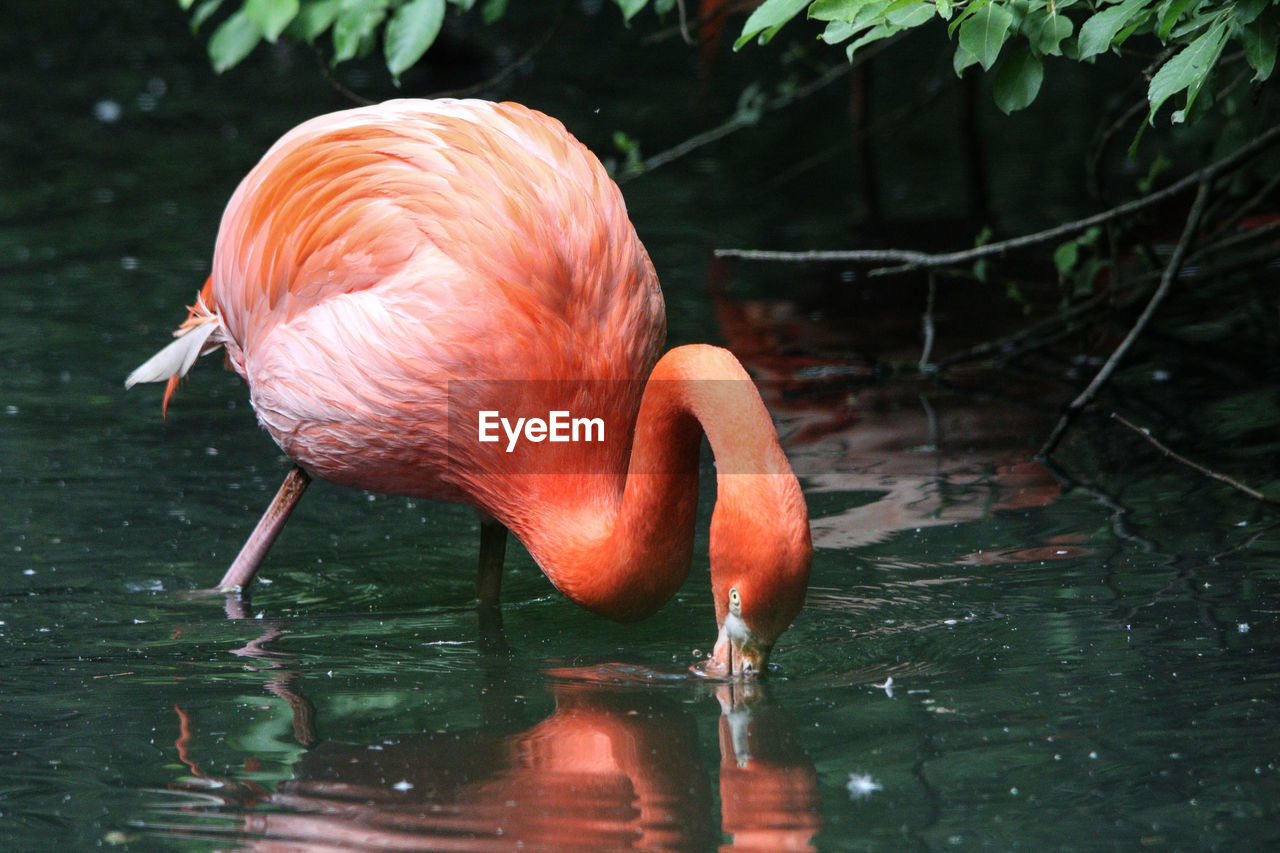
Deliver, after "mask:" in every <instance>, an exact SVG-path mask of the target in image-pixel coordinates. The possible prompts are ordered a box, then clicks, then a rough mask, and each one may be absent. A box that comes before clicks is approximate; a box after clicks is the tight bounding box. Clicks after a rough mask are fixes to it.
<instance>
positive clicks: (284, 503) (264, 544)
mask: <svg viewBox="0 0 1280 853" xmlns="http://www.w3.org/2000/svg"><path fill="white" fill-rule="evenodd" d="M310 482H311V476H310V475H309V474H307V472H306V471H303V470H302V469H301V468H300V467H298V466H297V465H294V466H293V467H292V468H290V469H289V473H288V474H286V475H285V478H284V482H283V483H282V484H281V485H280V491H278V492H276V496H275V497H274V498H272V499H271V505H270V506H268V507H267V511H266V512H264V513H263V514H262V518H260V519H258V525H257V527H255V528H253V532H252V533H250V534H249V538H248V539H247V540H246V541H245V543H244V547H243V548H241V549H240V553H239V554H237V555H236V558H235V561H234V562H232V564H231V568H229V569H227V573H226V574H225V575H223V576H222V580H221V581H219V582H218V589H219V591H221V592H235V591H237V590H243V589H245V588H246V587H247V586H248V585H249V582H250V581H252V580H253V576H254V575H255V574H256V573H257V571H258V567H259V566H260V565H262V560H263V558H264V557H266V556H267V551H269V550H270V549H271V544H272V543H273V542H275V541H276V537H277V536H279V535H280V531H281V530H282V529H283V528H284V523H285V522H286V521H288V520H289V515H290V513H292V512H293V508H294V507H295V506H297V505H298V499H299V498H301V497H302V493H303V492H305V491H306V490H307V485H308V484H309V483H310Z"/></svg>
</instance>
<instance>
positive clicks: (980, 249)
mask: <svg viewBox="0 0 1280 853" xmlns="http://www.w3.org/2000/svg"><path fill="white" fill-rule="evenodd" d="M1277 141H1280V125H1277V126H1276V127H1273V128H1271V129H1270V130H1267V131H1265V132H1263V133H1261V134H1259V135H1258V136H1255V137H1254V138H1253V139H1252V140H1250V141H1249V142H1247V143H1245V144H1244V145H1242V146H1241V147H1240V148H1237V149H1236V150H1235V151H1233V152H1232V153H1231V154H1228V155H1227V156H1225V157H1223V158H1222V159H1220V160H1217V161H1215V162H1213V163H1211V164H1209V165H1208V166H1205V167H1204V168H1202V169H1199V170H1197V171H1195V172H1192V173H1191V174H1189V175H1187V176H1186V177H1184V178H1182V179H1181V180H1178V181H1175V182H1174V183H1172V184H1170V185H1169V186H1167V187H1165V188H1164V189H1162V190H1158V191H1156V192H1153V193H1151V194H1149V195H1145V196H1143V197H1142V198H1138V199H1134V200H1133V201H1129V202H1125V203H1124V204H1120V205H1116V206H1115V207H1112V208H1110V209H1108V210H1104V211H1102V212H1101V213H1095V214H1093V215H1092V216H1086V217H1085V218H1083V219H1077V220H1075V221H1074V222H1067V223H1064V224H1062V225H1057V226H1054V227H1053V228H1047V229H1045V230H1044V231H1037V232H1035V233H1034V234H1024V235H1023V236H1021V237H1013V238H1011V239H1008V240H1001V241H1000V242H997V243H987V244H985V245H982V246H977V247H974V248H972V249H965V250H963V251H959V252H939V253H930V252H917V251H913V250H910V249H851V250H812V251H804V252H775V251H769V250H762V249H716V251H715V255H716V257H718V258H739V259H741V260H748V261H785V262H788V263H797V262H800V263H810V262H839V263H860V264H897V265H898V266H892V267H883V268H879V269H873V270H870V271H869V272H868V273H867V275H869V276H876V275H894V274H897V273H903V272H908V271H910V270H913V269H937V268H939V267H946V266H955V265H959V264H966V263H970V262H972V261H976V260H978V259H980V258H986V257H991V256H993V255H1003V254H1005V253H1007V252H1011V251H1014V250H1016V249H1023V248H1026V247H1028V246H1035V245H1039V244H1041V243H1048V242H1051V241H1054V240H1060V239H1063V238H1065V237H1069V236H1071V235H1073V234H1078V233H1080V232H1081V231H1085V230H1087V229H1089V228H1092V227H1093V226H1095V225H1103V224H1105V223H1107V222H1111V221H1112V220H1115V219H1121V218H1123V217H1126V216H1129V215H1131V214H1134V213H1137V212H1138V211H1140V210H1143V209H1144V208H1147V207H1150V206H1152V205H1154V204H1159V203H1160V202H1162V201H1166V200H1167V199H1170V198H1173V197H1174V196H1176V195H1179V194H1180V193H1182V192H1184V191H1186V190H1187V189H1190V188H1191V187H1193V186H1195V185H1197V184H1202V183H1204V182H1205V181H1206V180H1209V179H1212V178H1214V177H1216V176H1217V175H1218V174H1220V173H1222V172H1224V171H1226V170H1227V169H1230V168H1232V167H1233V166H1235V165H1237V164H1238V163H1240V162H1241V161H1242V160H1245V159H1247V158H1249V157H1251V156H1253V155H1254V154H1256V153H1258V152H1259V151H1262V150H1264V149H1266V148H1267V147H1269V146H1271V145H1273V144H1275V143H1276V142H1277Z"/></svg>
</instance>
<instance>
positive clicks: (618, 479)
mask: <svg viewBox="0 0 1280 853" xmlns="http://www.w3.org/2000/svg"><path fill="white" fill-rule="evenodd" d="M665 327H666V320H665V313H664V307H663V300H662V293H661V291H660V289H659V287H658V281H657V277H656V275H655V273H654V269H653V265H652V263H651V262H650V260H649V256H648V254H647V253H646V251H645V249H644V247H643V246H642V245H641V243H640V240H639V238H638V237H637V236H636V233H635V229H634V228H633V227H632V225H631V223H630V221H629V220H628V218H627V214H626V208H625V206H624V204H623V201H622V196H621V193H620V192H619V191H618V188H617V187H616V186H615V185H614V183H613V181H611V180H610V179H609V177H608V175H607V174H606V173H605V171H604V169H603V167H602V166H601V165H600V163H599V161H598V160H597V159H596V158H595V157H594V156H593V155H592V154H591V153H590V152H589V151H588V150H587V149H586V148H585V147H584V146H583V145H582V144H581V143H579V142H578V141H577V140H576V139H575V138H574V137H573V136H572V135H570V134H569V132H568V131H566V130H565V128H564V127H563V125H561V124H560V123H559V122H557V121H555V120H554V119H551V118H549V117H547V116H545V115H543V114H541V113H538V112H535V111H533V110H530V109H527V108H525V107H522V106H519V105H516V104H510V103H506V104H494V103H489V102H484V101H472V100H459V101H452V100H437V101H424V100H400V101H390V102H387V103H384V104H381V105H377V106H371V107H365V108H360V109H353V110H347V111H344V112H338V113H333V114H330V115H325V116H320V117H318V118H315V119H312V120H310V121H307V122H304V123H303V124H301V125H299V126H298V127H296V128H294V129H293V130H291V131H290V132H288V133H287V134H285V136H284V137H283V138H281V139H280V140H279V141H278V142H277V143H276V144H275V145H274V146H273V147H272V148H271V149H270V150H269V151H268V152H267V153H266V155H265V156H264V157H263V158H262V161H261V162H260V163H258V165H257V166H255V167H254V168H253V170H252V171H250V172H249V174H248V175H247V176H246V177H245V179H244V180H243V181H242V182H241V184H240V186H239V188H238V189H237V190H236V192H235V194H234V195H233V196H232V198H231V201H230V203H229V204H228V205H227V209H226V211H225V213H224V214H223V217H222V225H221V228H220V229H219V232H218V240H217V247H216V250H215V252H214V260H213V269H212V275H211V276H210V278H209V281H208V282H207V283H206V284H205V286H204V289H203V290H202V291H201V292H200V294H199V295H198V297H197V299H196V302H195V304H194V305H193V306H191V308H190V312H189V316H188V318H187V320H186V321H185V322H184V323H183V324H182V326H181V327H180V328H179V329H178V331H177V332H175V337H176V340H174V341H173V342H172V343H171V344H169V346H167V347H165V348H164V349H163V350H161V351H160V352H159V353H157V354H156V355H155V356H154V357H153V358H152V359H150V360H149V361H147V362H146V363H145V364H143V365H142V366H141V367H139V368H138V369H137V370H135V371H134V372H133V373H132V374H131V375H130V377H129V379H128V380H127V382H126V385H130V386H131V385H133V384H134V383H137V382H152V381H162V380H168V383H169V386H168V389H167V391H166V394H165V405H166V406H167V404H168V401H169V397H170V395H172V393H173V391H174V388H175V387H176V385H177V382H178V379H179V378H180V377H181V376H183V375H185V374H186V372H187V371H188V370H189V369H190V367H191V365H192V364H193V363H194V362H195V360H196V359H197V357H198V356H199V355H201V354H203V353H206V352H210V351H212V350H214V349H216V348H218V347H219V346H225V348H226V351H227V359H228V361H229V362H230V364H231V366H232V367H233V368H234V369H235V370H236V372H237V373H239V374H240V375H241V376H242V377H243V378H244V379H245V381H246V382H247V383H248V385H249V393H250V399H251V401H252V404H253V408H254V411H255V412H256V413H257V417H258V421H259V422H260V423H261V425H262V426H263V427H265V428H266V430H267V431H268V432H269V433H270V434H271V436H272V438H274V439H275V441H276V443H277V444H279V445H280V447H281V448H282V449H283V450H284V452H285V453H286V454H288V456H289V457H290V458H291V459H293V460H294V462H295V463H296V466H295V467H294V469H293V470H292V471H291V472H290V474H289V476H288V477H287V478H286V480H285V483H284V485H283V486H282V487H281V489H280V492H279V493H278V494H277V495H276V498H275V499H274V500H273V502H272V504H271V506H270V507H269V508H268V509H267V511H266V513H265V514H264V516H263V518H262V520H261V521H260V522H259V523H258V526H257V528H256V529H255V530H254V532H253V534H252V535H251V536H250V538H249V541H248V542H247V543H246V544H245V546H244V549H243V550H242V551H241V552H240V555H239V556H238V557H237V558H236V560H235V562H234V563H233V564H232V566H231V568H230V569H229V570H228V572H227V574H226V576H225V577H224V578H223V580H222V582H221V585H220V586H221V587H222V588H223V589H224V590H235V589H243V588H244V587H245V586H246V585H247V584H248V583H249V582H250V580H252V578H253V575H254V572H255V571H256V570H257V568H258V566H259V564H260V563H261V561H262V558H263V557H264V555H265V553H266V550H267V548H269V547H270V544H271V542H272V541H273V540H274V538H275V536H276V535H277V534H278V533H279V531H280V529H281V528H282V527H283V525H284V523H285V521H286V520H287V518H288V515H289V513H290V511H291V510H292V508H293V506H294V505H295V504H296V502H297V500H298V498H299V497H300V496H301V494H302V491H303V490H304V489H305V487H306V484H307V483H308V482H309V479H310V477H311V476H317V477H322V478H324V479H326V480H329V481H331V482H334V483H339V484H342V485H346V486H352V487H355V488H359V489H369V490H373V491H379V492H387V493H392V494H400V495H410V496H419V497H425V498H430V499H435V500H443V501H454V502H461V503H465V504H469V505H471V506H473V507H475V508H476V509H477V510H479V511H480V512H481V517H482V519H483V520H484V522H483V523H482V525H481V530H482V535H481V549H480V553H481V558H480V572H479V584H478V596H479V598H480V599H481V601H482V602H487V603H495V602H496V601H497V597H498V591H499V586H500V579H501V568H502V559H503V549H504V546H505V536H506V530H508V529H509V530H511V531H513V532H514V533H515V534H516V536H517V537H519V539H520V541H521V542H522V543H523V544H524V545H525V547H526V548H527V549H528V551H529V553H530V554H531V555H532V556H533V558H534V560H536V561H537V563H538V565H539V566H540V567H541V568H542V570H543V571H544V572H545V573H546V575H547V577H548V578H549V579H550V580H551V582H552V583H553V584H554V585H555V586H556V587H557V588H558V589H559V590H560V591H561V592H563V593H564V594H565V595H566V596H568V597H569V598H570V599H571V600H573V601H574V602H576V603H578V604H580V605H582V606H583V607H586V608H587V609H589V610H592V611H594V612H596V613H599V614H602V615H604V616H607V617H610V618H613V619H618V620H632V619H639V618H642V617H644V616H646V615H648V614H650V613H652V612H653V611H655V610H656V609H658V607H660V606H661V605H662V604H663V603H664V602H665V601H666V600H667V599H669V598H670V597H671V596H672V595H673V594H674V593H675V591H676V589H678V588H679V586H680V585H681V584H682V583H683V582H684V580H685V578H686V576H687V574H688V570H689V564H690V559H691V556H692V542H693V533H694V518H695V511H696V508H697V480H698V455H699V448H700V445H701V440H702V435H703V434H704V433H705V435H706V436H707V438H708V440H709V442H710V445H711V450H712V452H713V454H714V456H715V462H716V469H717V483H716V504H715V509H714V512H713V515H712V519H711V542H710V563H711V582H712V592H713V596H714V599H715V612H716V620H717V626H718V636H717V640H716V643H715V646H714V651H713V653H712V656H711V659H710V660H709V661H708V664H707V668H708V670H710V671H712V672H715V673H719V674H730V675H733V674H739V673H743V674H750V673H755V672H759V671H760V670H761V669H762V668H763V667H764V665H765V663H766V662H767V659H768V654H769V651H770V649H771V648H772V647H773V644H774V641H775V640H776V639H777V638H778V636H779V635H780V634H781V633H782V632H783V631H784V630H785V629H786V628H787V626H788V625H790V623H791V622H792V620H793V619H794V618H795V616H796V613H797V612H798V611H799V609H800V607H801V605H802V603H803V600H804V596H805V589H806V586H807V583H808V576H809V564H810V559H811V555H812V547H811V544H810V535H809V523H808V512H807V509H806V507H805V502H804V496H803V494H802V493H801V490H800V486H799V483H798V482H797V480H796V478H795V475H794V474H793V473H792V470H791V466H790V464H789V463H788V461H787V459H786V456H785V455H784V454H783V452H782V449H781V448H780V446H779V443H778V438H777V433H776V432H775V430H774V427H773V424H772V421H771V420H770V417H769V414H768V412H767V410H766V409H765V406H764V404H763V403H762V402H761V399H760V396H759V394H758V392H757V391H756V388H755V385H754V384H753V383H752V382H751V381H750V379H749V377H748V376H747V373H746V371H745V370H744V369H743V368H742V366H741V365H740V364H739V363H738V361H737V360H736V359H735V358H734V357H733V356H732V355H731V354H730V353H729V352H728V351H726V350H724V349H720V348H718V347H713V346H706V345H692V346H682V347H677V348H675V349H672V350H671V351H669V352H667V353H666V354H665V355H663V356H662V357H661V358H659V354H660V352H661V349H662V345H663V340H664V337H665V331H666V328H665ZM556 412H559V413H561V415H562V416H564V415H567V414H568V413H571V414H572V416H573V417H574V418H575V420H576V419H577V418H579V417H581V418H582V419H583V423H584V424H591V423H593V422H594V421H595V420H596V419H598V420H599V421H600V422H601V424H602V425H603V430H602V432H603V436H602V438H603V440H600V441H585V440H580V441H577V442H568V443H565V442H560V443H558V444H556V443H552V442H551V441H543V440H542V439H547V438H549V436H548V435H547V432H548V430H550V431H551V432H554V427H555V424H554V422H553V421H554V413H556ZM486 413H489V414H486ZM532 413H541V414H542V415H543V416H544V417H545V418H546V419H545V420H543V421H542V431H541V438H540V437H539V433H538V431H537V430H536V429H534V426H533V424H531V423H529V421H530V420H531V419H532V418H533V414H532ZM508 414H510V419H509V423H508V424H507V426H506V427H504V428H503V429H509V426H510V423H518V421H517V417H516V416H517V415H519V416H524V417H525V418H526V421H525V423H526V424H528V426H527V427H526V429H525V430H524V431H523V433H521V432H519V431H518V430H517V431H516V432H515V433H514V437H515V439H516V440H515V441H512V440H509V438H508V434H506V433H503V432H502V431H501V430H498V428H497V423H498V422H499V421H498V419H499V418H502V417H507V416H508ZM548 415H550V417H547V416H548ZM485 418H488V419H489V427H490V435H489V440H487V441H482V440H481V438H480V436H481V435H482V434H483V433H484V430H483V427H484V424H485V422H484V419H485ZM561 426H565V424H564V423H562V424H561ZM566 431H567V427H566ZM586 432H588V433H589V432H590V430H587V431H586ZM493 433H497V436H498V440H493ZM550 437H551V438H554V436H550ZM594 437H595V436H592V438H594ZM521 438H523V439H525V440H523V441H519V439H521ZM516 445H518V446H516Z"/></svg>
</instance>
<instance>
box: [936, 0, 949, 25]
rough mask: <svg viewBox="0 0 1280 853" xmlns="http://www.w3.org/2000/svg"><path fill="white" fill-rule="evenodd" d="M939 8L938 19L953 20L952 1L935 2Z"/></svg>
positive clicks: (940, 0) (937, 0)
mask: <svg viewBox="0 0 1280 853" xmlns="http://www.w3.org/2000/svg"><path fill="white" fill-rule="evenodd" d="M934 5H935V6H937V7H938V17H939V18H941V19H942V20H944V21H949V20H951V0H934Z"/></svg>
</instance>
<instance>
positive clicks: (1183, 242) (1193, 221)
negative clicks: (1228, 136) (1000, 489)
mask: <svg viewBox="0 0 1280 853" xmlns="http://www.w3.org/2000/svg"><path fill="white" fill-rule="evenodd" d="M1212 183H1213V176H1212V174H1206V175H1205V176H1204V177H1203V178H1201V181H1200V189H1199V190H1198V191H1197V193H1196V200H1195V201H1194V202H1192V204H1191V211H1190V212H1189V213H1188V214H1187V222H1186V224H1185V225H1183V227H1182V236H1181V237H1180V238H1179V239H1178V245H1177V247H1176V248H1175V249H1174V250H1173V257H1171V258H1170V259H1169V263H1168V265H1167V266H1165V268H1164V275H1162V276H1161V277H1160V285H1159V287H1157V288H1156V291H1155V293H1153V294H1151V299H1150V300H1148V302H1147V307H1145V308H1143V309H1142V313H1141V314H1139V315H1138V319H1137V321H1135V322H1134V324H1133V327H1132V328H1131V329H1129V333H1128V334H1127V335H1125V336H1124V340H1122V341H1121V342H1120V345H1119V346H1117V347H1116V348H1115V351H1113V352H1112V353H1111V357H1110V358H1108V359H1107V361H1106V364H1104V365H1102V368H1101V369H1100V370H1099V371H1098V373H1097V374H1096V375H1095V376H1094V377H1093V381H1092V382H1090V383H1089V385H1088V387H1086V388H1085V389H1084V390H1083V391H1081V392H1080V395H1079V396H1077V397H1076V398H1075V399H1074V400H1072V401H1071V404H1070V405H1069V406H1067V410H1066V411H1065V412H1063V413H1062V417H1060V418H1058V423H1057V424H1056V425H1055V426H1054V428H1053V432H1052V433H1050V434H1049V439H1048V441H1046V442H1045V443H1044V447H1042V448H1040V452H1039V453H1038V454H1036V455H1037V457H1041V458H1043V457H1047V456H1050V455H1052V453H1053V451H1054V450H1055V449H1056V448H1057V446H1058V442H1059V441H1061V440H1062V436H1063V434H1064V433H1066V431H1067V427H1069V426H1070V425H1071V422H1072V421H1073V420H1075V417H1076V415H1078V414H1079V413H1080V412H1081V411H1082V410H1083V409H1084V407H1085V406H1087V405H1089V404H1090V403H1091V402H1093V398H1094V397H1096V396H1097V395H1098V391H1100V390H1101V389H1102V386H1103V385H1105V384H1106V383H1107V382H1108V380H1110V379H1111V375H1112V374H1113V373H1115V372H1116V368H1117V367H1119V366H1120V362H1121V360H1122V359H1123V358H1124V357H1125V356H1126V355H1127V354H1128V352H1129V349H1130V348H1131V347H1132V346H1133V343H1134V341H1136V340H1137V339H1138V336H1139V335H1140V334H1142V332H1143V330H1144V329H1146V327H1147V323H1149V322H1150V321H1151V318H1152V316H1154V315H1155V313H1156V309H1157V308H1159V307H1160V303H1162V302H1163V301H1164V298H1165V297H1166V296H1167V295H1168V294H1169V290H1170V289H1171V288H1172V286H1173V280H1174V279H1175V278H1177V277H1178V272H1179V270H1181V269H1182V261H1183V259H1184V258H1185V257H1186V256H1187V250H1188V249H1189V248H1191V243H1192V241H1193V240H1195V236H1196V234H1197V232H1199V230H1200V219H1201V216H1202V215H1203V214H1204V207H1205V204H1206V203H1207V202H1208V200H1209V187H1210V186H1211V184H1212Z"/></svg>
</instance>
